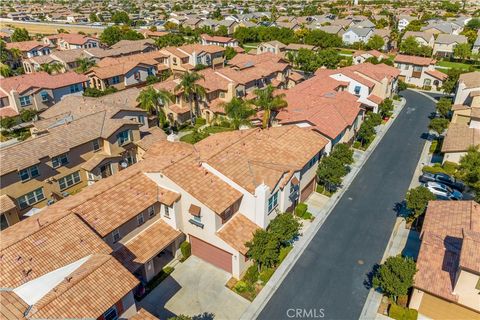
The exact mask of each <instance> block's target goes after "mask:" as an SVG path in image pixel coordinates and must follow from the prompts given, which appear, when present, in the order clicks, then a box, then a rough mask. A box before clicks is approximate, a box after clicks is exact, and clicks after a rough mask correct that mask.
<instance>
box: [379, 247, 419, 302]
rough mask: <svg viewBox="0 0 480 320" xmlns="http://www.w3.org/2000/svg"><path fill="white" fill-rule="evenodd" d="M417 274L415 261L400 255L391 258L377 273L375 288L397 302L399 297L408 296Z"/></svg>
mask: <svg viewBox="0 0 480 320" xmlns="http://www.w3.org/2000/svg"><path fill="white" fill-rule="evenodd" d="M416 272H417V269H416V265H415V261H413V259H412V258H406V257H402V256H400V255H398V256H395V257H389V258H387V260H385V262H384V263H383V264H382V265H381V266H380V267H379V268H378V270H377V271H376V273H375V275H374V277H373V286H374V287H375V288H380V289H381V290H382V292H383V294H385V295H386V296H388V297H389V298H391V299H392V300H393V301H396V300H397V297H399V296H403V295H406V294H408V290H409V289H410V288H411V287H412V285H413V277H414V275H415V273H416Z"/></svg>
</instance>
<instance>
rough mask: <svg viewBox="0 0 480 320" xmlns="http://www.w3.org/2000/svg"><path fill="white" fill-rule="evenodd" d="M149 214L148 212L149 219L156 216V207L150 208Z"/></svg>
mask: <svg viewBox="0 0 480 320" xmlns="http://www.w3.org/2000/svg"><path fill="white" fill-rule="evenodd" d="M147 212H148V217H149V218H151V217H153V216H154V215H155V207H154V206H150V207H148V209H147Z"/></svg>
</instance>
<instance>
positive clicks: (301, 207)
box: [295, 202, 308, 217]
mask: <svg viewBox="0 0 480 320" xmlns="http://www.w3.org/2000/svg"><path fill="white" fill-rule="evenodd" d="M307 209H308V205H307V204H306V203H303V202H300V203H299V204H297V206H296V207H295V215H296V216H298V217H303V215H304V214H305V212H307Z"/></svg>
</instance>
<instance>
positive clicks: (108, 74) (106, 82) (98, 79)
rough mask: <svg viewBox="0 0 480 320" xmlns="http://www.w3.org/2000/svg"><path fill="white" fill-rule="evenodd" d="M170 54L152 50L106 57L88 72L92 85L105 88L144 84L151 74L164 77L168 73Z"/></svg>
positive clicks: (121, 87) (99, 88)
mask: <svg viewBox="0 0 480 320" xmlns="http://www.w3.org/2000/svg"><path fill="white" fill-rule="evenodd" d="M167 63H168V56H167V55H165V54H164V53H162V52H161V51H152V52H147V53H140V54H135V55H128V56H122V57H118V58H110V57H107V58H104V59H102V60H100V61H99V62H98V63H97V65H96V66H94V67H93V68H91V69H90V71H88V72H86V73H85V75H86V76H88V78H89V80H90V87H91V88H96V89H98V90H105V89H106V88H107V87H115V88H116V89H118V90H123V89H125V88H130V87H138V86H143V85H145V84H146V83H147V78H148V77H149V76H157V77H162V75H165V74H167V73H168V69H169V68H168V64H167Z"/></svg>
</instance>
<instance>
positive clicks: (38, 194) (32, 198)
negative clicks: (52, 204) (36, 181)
mask: <svg viewBox="0 0 480 320" xmlns="http://www.w3.org/2000/svg"><path fill="white" fill-rule="evenodd" d="M43 199H45V195H44V194H43V188H38V189H36V190H33V191H32V192H29V193H27V194H25V195H23V196H21V197H19V198H17V203H18V206H19V207H20V209H25V208H27V207H28V206H31V205H34V204H35V203H37V202H40V201H42V200H43Z"/></svg>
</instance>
